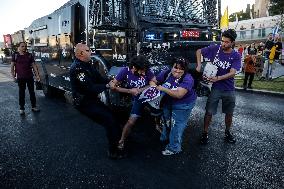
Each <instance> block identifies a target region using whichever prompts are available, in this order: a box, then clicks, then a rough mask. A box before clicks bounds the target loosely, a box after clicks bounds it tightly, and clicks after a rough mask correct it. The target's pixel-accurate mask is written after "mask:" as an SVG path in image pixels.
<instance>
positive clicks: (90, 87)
mask: <svg viewBox="0 0 284 189" xmlns="http://www.w3.org/2000/svg"><path fill="white" fill-rule="evenodd" d="M70 81H71V88H72V95H73V98H76V97H78V96H81V97H83V99H85V100H96V99H97V96H98V94H99V93H101V92H103V91H104V90H106V84H107V83H108V80H107V79H105V78H103V77H102V76H101V75H100V73H99V72H98V71H97V70H96V69H95V68H94V66H93V64H91V63H87V62H82V61H81V60H79V59H75V60H74V62H73V63H72V65H71V68H70Z"/></svg>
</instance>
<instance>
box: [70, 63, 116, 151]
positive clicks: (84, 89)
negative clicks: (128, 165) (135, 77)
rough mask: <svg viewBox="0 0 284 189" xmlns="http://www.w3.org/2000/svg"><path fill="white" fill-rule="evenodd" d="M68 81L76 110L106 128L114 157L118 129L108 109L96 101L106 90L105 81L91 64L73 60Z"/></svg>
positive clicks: (110, 149) (106, 82)
mask: <svg viewBox="0 0 284 189" xmlns="http://www.w3.org/2000/svg"><path fill="white" fill-rule="evenodd" d="M70 81H71V87H72V96H73V98H74V101H75V104H76V105H75V106H76V108H77V109H78V110H79V111H80V112H82V113H83V114H85V115H87V116H88V117H89V118H91V119H93V120H94V121H96V122H98V123H99V124H102V125H103V126H104V127H105V128H106V133H107V138H108V142H109V152H110V156H115V154H116V148H117V144H118V141H119V138H120V133H121V132H120V128H119V125H118V124H117V123H118V122H117V121H116V120H115V117H114V115H113V114H112V112H111V111H110V109H109V108H108V107H107V106H106V105H104V104H103V103H102V102H101V101H100V100H99V99H98V94H99V93H101V92H103V91H104V90H106V89H107V84H108V81H107V79H105V78H103V77H102V76H101V75H100V74H99V72H98V71H97V70H96V69H95V68H94V67H93V66H92V64H91V63H86V62H82V61H81V60H79V59H75V60H74V62H73V63H72V65H71V68H70Z"/></svg>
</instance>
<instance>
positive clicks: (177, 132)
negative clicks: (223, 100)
mask: <svg viewBox="0 0 284 189" xmlns="http://www.w3.org/2000/svg"><path fill="white" fill-rule="evenodd" d="M171 63H172V65H173V67H172V69H171V70H170V71H164V72H162V73H160V74H159V75H158V76H157V78H156V81H155V82H156V83H158V84H163V83H164V84H166V86H169V88H167V87H164V86H165V85H157V86H156V88H157V89H158V90H160V91H161V92H164V93H166V95H165V96H164V99H163V102H164V106H163V119H164V121H163V122H164V123H163V131H162V134H161V137H160V140H161V141H167V140H169V143H168V145H167V146H166V149H165V150H164V151H162V154H163V155H173V154H177V153H179V152H181V151H182V149H181V143H182V135H183V132H184V129H185V128H186V126H187V125H188V124H187V123H188V121H189V118H190V114H191V111H192V109H193V107H194V105H195V101H196V98H197V95H196V93H195V90H194V89H193V85H194V80H193V78H192V76H191V75H190V74H188V73H187V71H186V70H187V63H186V61H185V60H184V59H182V58H174V59H173V60H172V62H171ZM151 85H152V83H151ZM169 130H170V131H169Z"/></svg>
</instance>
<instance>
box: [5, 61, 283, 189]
mask: <svg viewBox="0 0 284 189" xmlns="http://www.w3.org/2000/svg"><path fill="white" fill-rule="evenodd" d="M7 71H8V68H7V67H6V66H3V65H0V107H1V109H0V110H1V111H0V188H52V189H53V188H135V189H136V188H141V189H145V188H155V189H159V188H163V189H167V188H169V189H171V188H175V189H179V188H283V186H284V164H283V159H284V152H283V146H284V139H283V134H284V100H283V97H282V98H281V97H276V96H268V95H263V94H253V93H242V92H237V107H236V111H235V116H234V125H233V132H234V134H235V135H236V139H237V143H236V144H234V145H232V144H227V143H224V141H223V137H224V123H223V119H224V116H223V115H222V114H220V113H219V114H217V115H216V116H215V117H214V119H213V122H212V125H211V127H210V132H209V137H210V143H209V144H208V145H206V146H202V145H200V144H199V137H200V134H201V131H202V123H203V115H204V106H205V100H206V99H205V98H199V99H198V101H197V104H196V107H195V108H194V110H193V113H192V116H191V121H190V124H189V127H188V129H187V130H186V132H185V136H184V137H185V139H184V143H183V149H184V151H183V153H182V154H179V155H175V156H170V157H164V156H162V155H161V150H162V149H163V148H162V145H161V144H160V143H159V140H158V137H159V135H158V133H157V131H156V130H155V129H154V127H153V125H152V124H151V122H149V117H146V118H145V119H142V120H141V121H140V122H139V124H138V125H137V127H136V128H135V130H134V132H133V134H132V135H131V138H132V146H131V154H130V157H128V158H126V159H122V160H109V159H108V158H107V156H106V147H107V141H106V137H105V135H104V129H103V127H102V126H100V125H98V124H96V123H94V122H92V121H91V120H89V119H88V118H87V117H85V116H84V115H82V114H80V113H78V112H77V110H76V109H74V108H73V107H72V106H71V105H69V104H67V103H65V102H64V101H63V100H62V99H48V98H45V97H44V95H43V94H42V92H41V91H37V93H36V94H37V100H38V104H39V106H40V108H41V112H40V113H32V112H31V111H30V103H29V99H28V96H27V99H26V100H27V107H26V116H25V117H21V116H20V115H19V111H18V97H17V95H18V94H17V86H16V83H13V82H12V81H11V80H9V78H8V77H7Z"/></svg>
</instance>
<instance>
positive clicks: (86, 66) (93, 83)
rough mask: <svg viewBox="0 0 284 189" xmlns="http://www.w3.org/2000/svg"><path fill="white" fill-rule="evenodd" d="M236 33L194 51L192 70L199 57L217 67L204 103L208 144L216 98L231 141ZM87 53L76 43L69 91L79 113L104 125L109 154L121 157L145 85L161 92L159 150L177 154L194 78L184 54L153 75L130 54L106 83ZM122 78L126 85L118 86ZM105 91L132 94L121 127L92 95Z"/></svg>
mask: <svg viewBox="0 0 284 189" xmlns="http://www.w3.org/2000/svg"><path fill="white" fill-rule="evenodd" d="M236 37H237V35H236V32H235V31H234V30H231V29H229V30H227V31H224V32H223V33H222V44H221V45H215V46H209V47H205V48H202V49H199V50H197V52H196V56H197V67H196V71H197V72H201V55H202V56H203V57H206V58H208V59H210V60H211V62H213V63H214V64H215V65H216V66H217V69H218V71H217V74H216V75H215V76H213V77H210V78H209V80H210V82H212V83H213V85H212V90H211V93H210V95H209V97H208V99H207V103H206V108H205V109H206V111H205V116H204V129H203V133H202V136H201V144H207V143H208V141H209V140H208V139H209V137H208V129H209V124H210V122H211V119H212V116H213V115H214V114H216V113H217V107H218V103H219V101H222V112H223V113H225V125H226V129H225V134H224V137H225V141H226V142H228V143H235V141H236V140H235V138H234V136H233V135H232V134H231V127H232V120H233V112H234V107H235V104H236V102H235V92H234V91H235V87H234V76H235V74H236V72H237V71H238V70H239V69H240V67H241V57H240V55H239V53H238V52H237V51H235V50H234V49H233V47H234V43H235V39H236ZM90 55H91V53H90V49H89V47H88V46H87V45H85V44H82V43H79V44H77V46H76V48H75V56H76V59H75V61H74V62H73V64H72V66H71V69H70V80H71V86H72V95H73V97H74V101H75V102H76V103H75V104H76V108H77V109H78V110H79V111H80V112H82V113H83V114H85V115H87V116H88V117H90V118H91V119H93V120H94V121H96V122H99V123H101V124H102V125H103V126H105V128H106V131H107V132H106V133H107V138H108V141H109V150H108V154H109V157H110V158H114V159H117V158H122V157H125V156H126V154H127V149H126V146H127V145H126V144H127V142H128V141H127V139H128V136H129V134H130V132H131V129H132V128H133V126H134V125H135V123H136V121H137V120H138V118H139V117H141V116H142V114H141V112H142V111H143V107H144V106H147V103H143V101H142V100H141V98H140V96H141V93H143V91H145V90H148V89H149V88H152V89H155V90H156V91H158V93H164V94H165V95H164V97H163V98H162V101H163V103H161V104H163V106H162V107H161V109H160V114H156V116H158V117H159V118H160V119H161V124H162V125H161V127H162V129H161V136H160V140H161V142H163V143H165V144H166V146H165V149H164V150H163V151H162V154H163V155H165V156H168V155H174V154H178V153H180V152H181V151H182V138H183V133H184V130H185V128H186V127H187V126H188V122H189V121H190V115H191V112H192V111H193V109H194V106H195V101H196V99H197V95H196V91H195V88H194V78H193V77H192V75H191V74H189V73H188V72H187V69H188V65H187V61H186V60H185V59H183V58H174V59H172V60H171V61H170V62H169V63H170V65H171V68H170V69H169V70H165V71H163V72H161V73H160V74H158V75H157V76H155V75H154V74H153V73H152V72H151V71H150V69H149V66H148V65H149V64H148V62H147V60H146V59H145V58H144V57H143V56H141V55H139V56H134V57H132V59H131V61H130V65H129V66H128V67H126V68H123V69H122V70H121V71H120V72H119V73H118V75H117V76H116V77H115V78H114V79H113V80H111V81H106V80H105V79H103V78H102V77H101V76H100V75H99V73H98V72H97V71H96V70H95V69H93V68H92V66H91V65H90ZM122 82H124V83H125V85H120V84H121V83H122ZM107 89H109V90H113V91H116V92H119V93H129V94H131V95H132V108H131V111H130V115H129V118H128V120H127V122H126V123H125V124H124V126H123V127H122V128H121V127H120V126H119V125H118V122H117V121H116V118H115V115H114V114H113V113H112V112H111V111H110V110H109V109H108V107H107V106H106V105H104V104H103V103H101V102H100V101H99V99H98V98H95V97H96V96H97V95H98V94H99V93H101V92H102V91H104V90H107Z"/></svg>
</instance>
